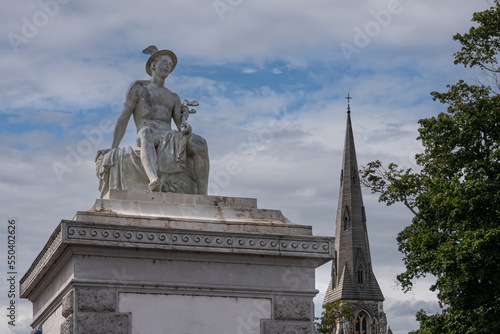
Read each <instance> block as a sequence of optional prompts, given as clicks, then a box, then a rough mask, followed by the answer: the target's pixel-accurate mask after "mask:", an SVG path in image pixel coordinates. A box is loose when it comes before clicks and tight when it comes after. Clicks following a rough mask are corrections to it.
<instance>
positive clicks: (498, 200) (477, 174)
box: [361, 0, 500, 334]
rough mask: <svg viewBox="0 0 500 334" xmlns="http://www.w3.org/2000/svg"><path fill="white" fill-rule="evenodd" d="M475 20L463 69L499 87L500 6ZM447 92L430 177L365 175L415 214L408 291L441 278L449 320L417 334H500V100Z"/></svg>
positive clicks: (428, 158) (425, 320)
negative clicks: (418, 281)
mask: <svg viewBox="0 0 500 334" xmlns="http://www.w3.org/2000/svg"><path fill="white" fill-rule="evenodd" d="M473 21H474V22H476V23H477V24H478V26H477V27H473V28H471V29H470V30H469V32H468V33H466V34H463V35H460V34H457V35H456V36H454V39H455V40H458V41H459V42H460V43H461V44H462V49H461V51H459V52H457V53H456V54H455V63H456V64H463V65H464V66H466V67H479V68H481V69H482V70H484V73H485V74H486V75H487V76H488V78H489V79H491V78H493V79H494V82H495V84H496V86H497V87H499V85H498V83H499V80H498V74H500V68H499V67H498V62H497V60H498V54H499V51H500V3H499V1H498V0H497V1H495V5H494V6H492V7H491V8H489V9H488V10H486V11H484V12H480V13H475V14H474V16H473ZM448 88H449V90H448V92H445V93H438V92H433V93H431V94H432V96H433V98H434V100H437V101H439V102H441V103H443V104H446V105H448V107H447V110H446V112H443V113H440V114H439V115H438V116H437V117H431V118H427V119H421V120H420V121H419V124H420V127H419V130H418V131H419V136H418V138H417V139H419V140H420V141H421V142H422V145H423V147H424V150H423V152H422V153H420V154H417V156H416V162H417V164H418V165H419V166H420V167H421V169H420V170H419V171H413V170H411V169H407V170H404V169H400V168H399V167H398V166H397V165H396V164H389V165H388V167H384V166H383V165H382V163H381V162H380V161H373V162H370V163H368V164H367V166H366V167H364V168H363V169H362V170H361V175H362V179H363V183H364V184H365V185H366V186H368V187H370V188H371V190H372V192H374V193H379V194H380V197H379V201H381V202H385V203H386V204H387V205H392V204H394V203H396V202H401V203H403V204H405V205H406V206H407V207H408V208H409V209H410V210H411V211H412V213H413V214H414V218H413V220H412V223H411V225H410V226H408V227H406V228H405V229H404V230H403V231H401V232H400V233H399V234H398V237H397V242H398V245H399V250H400V251H401V252H402V253H403V254H404V263H405V266H406V270H405V272H403V273H401V274H400V275H398V276H397V280H398V281H399V282H400V283H401V286H402V288H403V290H404V291H405V292H407V291H409V290H411V288H412V282H413V281H414V280H415V279H418V278H419V277H423V276H426V275H428V274H432V275H434V276H435V277H436V282H435V284H433V285H432V286H431V290H432V291H436V292H437V295H438V298H439V299H440V301H439V302H440V305H441V307H442V312H441V313H439V314H434V315H427V314H426V313H425V312H424V311H422V310H421V311H420V312H419V313H418V314H417V320H418V321H419V322H420V329H419V330H417V331H415V332H414V333H415V334H423V333H429V334H431V333H432V334H437V333H500V96H499V95H498V94H497V93H495V92H494V90H493V89H492V88H491V87H490V86H485V85H469V84H467V83H466V82H464V81H459V82H458V83H457V84H455V85H450V86H448Z"/></svg>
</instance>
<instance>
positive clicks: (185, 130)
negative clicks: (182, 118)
mask: <svg viewBox="0 0 500 334" xmlns="http://www.w3.org/2000/svg"><path fill="white" fill-rule="evenodd" d="M191 131H193V128H192V127H191V125H189V123H187V122H184V123H182V127H181V132H182V133H183V134H185V135H188V134H190V133H191Z"/></svg>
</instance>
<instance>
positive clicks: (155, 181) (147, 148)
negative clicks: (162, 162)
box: [137, 128, 161, 190]
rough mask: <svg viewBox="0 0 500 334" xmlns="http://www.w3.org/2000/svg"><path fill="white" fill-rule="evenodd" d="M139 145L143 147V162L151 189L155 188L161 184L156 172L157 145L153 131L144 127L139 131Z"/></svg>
mask: <svg viewBox="0 0 500 334" xmlns="http://www.w3.org/2000/svg"><path fill="white" fill-rule="evenodd" d="M137 145H138V146H139V147H140V148H141V162H142V165H143V166H144V170H145V171H146V175H147V176H148V179H149V182H150V183H149V189H150V190H154V189H155V188H156V187H158V186H159V185H160V183H161V182H160V179H159V178H158V175H157V172H156V160H157V156H156V147H155V137H154V134H153V131H152V130H151V129H149V128H142V129H141V130H139V132H138V133H137Z"/></svg>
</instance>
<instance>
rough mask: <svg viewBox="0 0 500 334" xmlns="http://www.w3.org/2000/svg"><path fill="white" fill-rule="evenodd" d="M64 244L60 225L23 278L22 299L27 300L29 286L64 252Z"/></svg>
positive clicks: (21, 282) (21, 283) (21, 284)
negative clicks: (26, 294)
mask: <svg viewBox="0 0 500 334" xmlns="http://www.w3.org/2000/svg"><path fill="white" fill-rule="evenodd" d="M62 246H63V242H62V230H61V225H59V226H58V227H57V228H56V230H55V231H54V233H52V235H51V237H50V238H49V240H48V241H47V243H46V244H45V247H44V248H43V249H42V251H41V252H40V254H38V256H37V258H36V259H35V261H33V264H32V265H31V267H30V269H29V270H28V272H27V273H26V274H25V275H24V276H23V277H22V278H21V281H20V286H21V297H22V298H26V296H25V293H26V290H27V289H28V287H29V286H31V284H32V283H33V282H34V281H35V280H36V278H37V277H38V276H39V275H41V274H42V271H46V270H47V269H48V267H50V263H51V261H54V260H53V259H54V257H55V256H56V255H57V254H60V253H61V252H62V250H63V247H62Z"/></svg>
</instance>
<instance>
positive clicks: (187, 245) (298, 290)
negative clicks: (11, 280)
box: [21, 191, 333, 334]
mask: <svg viewBox="0 0 500 334" xmlns="http://www.w3.org/2000/svg"><path fill="white" fill-rule="evenodd" d="M332 258H333V238H331V237H315V236H312V229H311V227H310V226H303V225H297V224H293V223H292V222H290V221H288V220H287V219H286V218H285V217H284V216H283V215H282V214H281V212H280V211H276V210H262V209H258V208H257V203H256V200H255V199H245V198H229V197H216V196H202V195H183V194H172V193H149V192H135V191H110V192H109V193H108V194H107V195H106V196H105V197H104V198H103V199H99V200H96V202H95V203H94V205H93V206H92V208H90V209H89V210H88V211H84V212H77V213H76V215H75V217H74V218H73V219H72V220H63V221H61V223H60V224H59V225H58V226H57V228H56V230H55V231H54V233H53V234H52V236H51V237H50V239H49V241H48V242H47V244H46V246H45V247H44V249H43V250H42V252H41V253H40V254H39V256H38V257H37V258H36V260H35V261H34V263H33V264H32V266H31V268H30V269H29V271H28V272H27V273H26V274H25V276H24V277H23V278H22V280H21V296H22V297H23V298H28V299H29V300H30V301H32V302H33V324H32V326H33V328H41V330H42V334H56V333H57V334H59V333H64V334H70V333H78V334H118V333H120V334H121V333H123V334H145V333H147V334H165V333H169V334H187V333H190V334H248V333H252V334H260V333H266V334H270V333H286V334H291V333H301V334H302V333H308V334H309V333H313V316H314V311H313V309H314V308H313V303H312V299H313V297H314V296H315V295H316V294H317V292H318V291H317V290H316V289H315V286H314V283H315V282H314V281H315V276H314V270H315V268H317V267H318V266H320V265H322V264H324V263H326V262H328V261H330V260H331V259H332Z"/></svg>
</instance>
